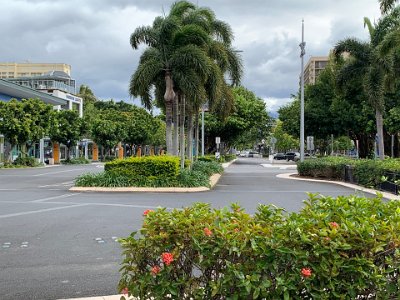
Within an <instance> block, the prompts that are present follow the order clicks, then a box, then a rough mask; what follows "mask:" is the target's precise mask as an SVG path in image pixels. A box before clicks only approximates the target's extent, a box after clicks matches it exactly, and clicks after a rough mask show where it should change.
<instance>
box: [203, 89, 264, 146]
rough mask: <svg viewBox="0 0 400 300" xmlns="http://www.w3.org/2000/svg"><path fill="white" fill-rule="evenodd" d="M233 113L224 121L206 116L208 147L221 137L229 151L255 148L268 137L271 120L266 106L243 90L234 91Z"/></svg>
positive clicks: (215, 116)
mask: <svg viewBox="0 0 400 300" xmlns="http://www.w3.org/2000/svg"><path fill="white" fill-rule="evenodd" d="M233 96H234V103H233V110H234V112H233V113H232V114H231V115H230V116H228V117H227V118H226V119H225V120H224V119H221V117H218V116H217V115H214V114H209V113H208V114H206V118H205V129H206V134H207V137H208V139H209V145H208V146H209V147H211V146H212V145H214V141H215V137H217V136H219V137H221V141H223V142H224V143H225V144H226V146H227V147H230V146H238V147H244V146H245V145H249V144H251V146H253V145H254V144H256V143H257V141H258V142H259V143H260V142H261V140H262V139H263V138H264V137H267V136H268V135H269V130H270V123H271V118H270V116H269V115H268V112H267V109H266V105H265V102H264V101H263V100H262V99H261V98H258V97H257V96H256V95H255V94H254V93H253V92H251V91H249V90H247V89H246V88H244V87H237V88H234V89H233Z"/></svg>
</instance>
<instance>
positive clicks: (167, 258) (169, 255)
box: [161, 252, 174, 266]
mask: <svg viewBox="0 0 400 300" xmlns="http://www.w3.org/2000/svg"><path fill="white" fill-rule="evenodd" d="M161 258H162V261H163V262H164V264H166V265H167V266H169V265H170V264H171V263H172V262H173V261H174V256H173V255H172V253H169V252H164V253H163V254H161Z"/></svg>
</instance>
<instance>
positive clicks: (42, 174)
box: [32, 168, 86, 177]
mask: <svg viewBox="0 0 400 300" xmlns="http://www.w3.org/2000/svg"><path fill="white" fill-rule="evenodd" d="M82 170H86V169H83V168H82V169H73V170H64V171H58V172H48V173H41V174H36V175H32V176H35V177H37V176H46V175H53V174H60V173H67V172H75V171H82Z"/></svg>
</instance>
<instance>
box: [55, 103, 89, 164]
mask: <svg viewBox="0 0 400 300" xmlns="http://www.w3.org/2000/svg"><path fill="white" fill-rule="evenodd" d="M82 135H83V119H82V118H80V117H79V114H78V112H76V111H73V110H61V111H58V112H57V113H56V118H55V126H53V127H52V128H51V130H50V138H51V140H52V141H54V142H58V143H61V144H64V145H65V146H66V147H67V159H69V158H70V152H71V148H72V147H73V146H76V144H77V142H78V141H79V140H80V139H81V137H82Z"/></svg>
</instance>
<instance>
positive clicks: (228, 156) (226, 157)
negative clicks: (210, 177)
mask: <svg viewBox="0 0 400 300" xmlns="http://www.w3.org/2000/svg"><path fill="white" fill-rule="evenodd" d="M223 157H224V161H225V162H230V161H232V160H234V159H236V158H237V156H236V154H225V155H224V156H223Z"/></svg>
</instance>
